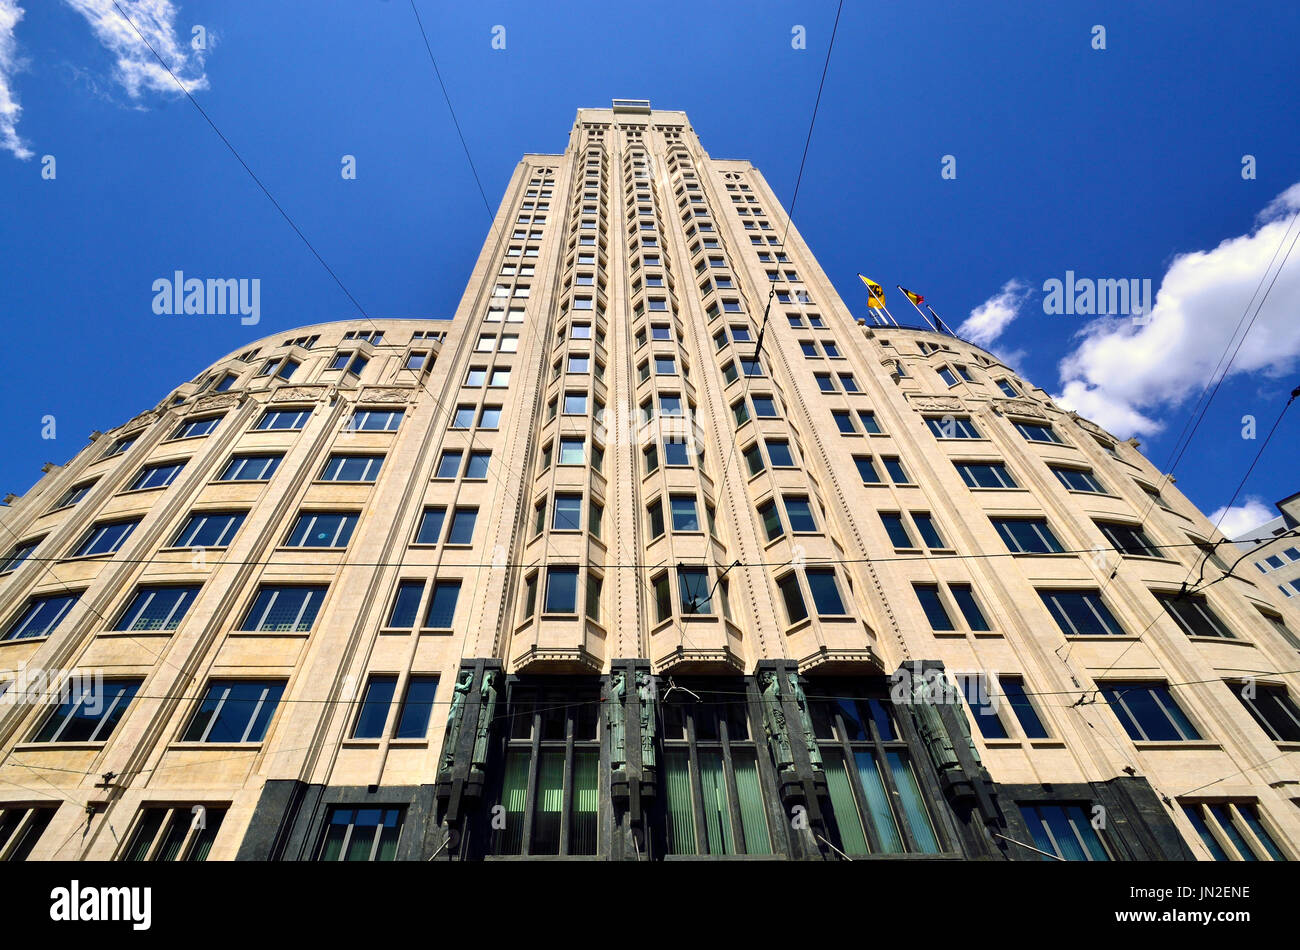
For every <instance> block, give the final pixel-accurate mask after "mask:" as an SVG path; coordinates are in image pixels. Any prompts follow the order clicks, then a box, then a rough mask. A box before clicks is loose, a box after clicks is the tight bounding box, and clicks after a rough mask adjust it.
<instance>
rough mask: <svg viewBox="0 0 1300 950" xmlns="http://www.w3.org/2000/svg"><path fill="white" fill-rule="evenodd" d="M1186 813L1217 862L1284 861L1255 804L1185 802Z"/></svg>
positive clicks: (1182, 803) (1184, 809) (1284, 858)
mask: <svg viewBox="0 0 1300 950" xmlns="http://www.w3.org/2000/svg"><path fill="white" fill-rule="evenodd" d="M1179 804H1180V805H1182V806H1183V814H1184V815H1185V816H1187V820H1188V821H1190V822H1191V823H1192V827H1193V828H1195V829H1196V833H1197V834H1198V835H1200V838H1201V843H1202V844H1204V845H1205V847H1206V848H1207V849H1209V852H1210V854H1211V856H1213V858H1214V860H1216V861H1285V860H1287V857H1286V855H1285V854H1283V852H1282V849H1281V848H1279V847H1278V846H1277V842H1276V841H1274V840H1273V837H1272V836H1271V835H1270V834H1269V833H1268V831H1267V830H1265V828H1264V823H1263V822H1262V821H1260V818H1259V808H1258V806H1257V805H1256V804H1255V803H1254V802H1185V801H1182V800H1181V799H1180V800H1179Z"/></svg>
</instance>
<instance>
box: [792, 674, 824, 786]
mask: <svg viewBox="0 0 1300 950" xmlns="http://www.w3.org/2000/svg"><path fill="white" fill-rule="evenodd" d="M790 691H791V693H792V695H793V696H794V701H795V703H796V704H797V705H798V707H799V723H800V725H802V726H803V739H804V743H805V744H806V745H807V746H808V758H809V759H810V760H811V761H812V767H813V768H814V769H817V770H818V771H821V770H822V750H821V749H820V748H819V747H818V745H817V737H816V735H814V734H813V723H812V715H811V714H810V713H809V712H808V697H807V696H805V695H804V691H803V686H801V685H800V684H799V674H798V673H791V674H790Z"/></svg>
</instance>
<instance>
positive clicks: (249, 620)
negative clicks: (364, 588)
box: [238, 585, 326, 633]
mask: <svg viewBox="0 0 1300 950" xmlns="http://www.w3.org/2000/svg"><path fill="white" fill-rule="evenodd" d="M325 590H326V588H325V587H324V586H311V587H290V586H280V585H266V586H263V587H261V588H260V589H259V590H258V592H257V597H255V598H254V599H253V603H252V606H250V607H249V608H248V613H246V614H245V615H244V620H243V622H242V623H241V624H240V625H239V628H238V629H239V630H241V631H265V632H270V633H291V632H299V633H305V632H306V631H308V630H310V629H311V625H312V623H314V622H315V620H316V613H317V611H319V610H320V606H321V603H322V602H323V601H324V600H325Z"/></svg>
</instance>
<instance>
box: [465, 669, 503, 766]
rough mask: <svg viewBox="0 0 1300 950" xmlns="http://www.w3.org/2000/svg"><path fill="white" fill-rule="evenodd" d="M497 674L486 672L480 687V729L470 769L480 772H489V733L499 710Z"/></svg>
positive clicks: (475, 737) (476, 731) (492, 671)
mask: <svg viewBox="0 0 1300 950" xmlns="http://www.w3.org/2000/svg"><path fill="white" fill-rule="evenodd" d="M496 681H497V674H496V671H495V670H484V672H483V684H482V685H481V686H480V687H479V696H480V701H479V710H478V728H477V729H476V730H475V735H474V753H473V755H472V756H471V757H470V768H471V769H477V770H479V771H480V772H482V771H486V770H487V759H488V733H489V732H491V731H492V718H493V716H495V715H496V709H497V690H496Z"/></svg>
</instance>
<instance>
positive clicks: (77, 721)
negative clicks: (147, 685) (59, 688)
mask: <svg viewBox="0 0 1300 950" xmlns="http://www.w3.org/2000/svg"><path fill="white" fill-rule="evenodd" d="M142 682H144V681H143V680H138V679H132V680H103V681H102V683H92V684H90V685H85V684H82V685H80V686H78V687H77V688H76V689H73V690H69V692H68V693H67V695H66V698H65V699H64V700H63V702H61V703H60V704H59V705H58V706H57V707H56V708H55V709H54V710H53V711H52V712H51V713H50V714H49V715H48V716H47V717H46V718H45V722H44V723H42V724H41V727H40V729H38V730H37V731H36V735H34V736H32V741H33V742H104V741H105V740H107V739H108V737H109V736H111V735H112V734H113V730H114V729H115V728H116V727H117V724H118V723H119V722H120V721H121V719H122V717H123V716H124V715H126V711H127V708H128V707H129V706H130V705H131V700H132V699H133V698H135V694H136V692H137V691H138V690H139V689H140V684H141V683H142Z"/></svg>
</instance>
